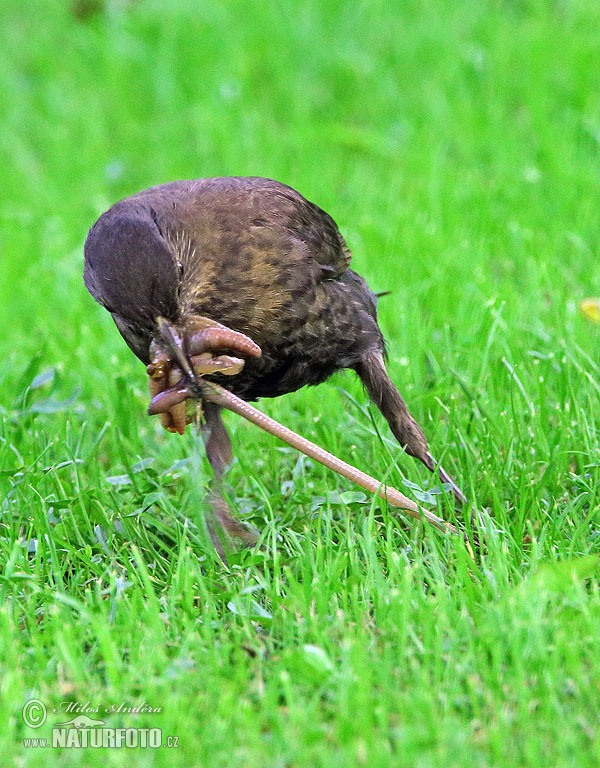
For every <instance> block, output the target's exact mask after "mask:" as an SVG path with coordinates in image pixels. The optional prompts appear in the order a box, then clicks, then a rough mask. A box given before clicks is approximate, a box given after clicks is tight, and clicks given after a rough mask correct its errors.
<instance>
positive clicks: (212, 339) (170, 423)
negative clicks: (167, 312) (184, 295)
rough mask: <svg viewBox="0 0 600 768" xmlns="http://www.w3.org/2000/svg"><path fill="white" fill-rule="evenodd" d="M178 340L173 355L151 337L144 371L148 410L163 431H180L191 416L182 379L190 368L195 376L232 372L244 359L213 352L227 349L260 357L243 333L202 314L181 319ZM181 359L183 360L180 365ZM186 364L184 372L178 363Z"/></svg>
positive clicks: (245, 355)
mask: <svg viewBox="0 0 600 768" xmlns="http://www.w3.org/2000/svg"><path fill="white" fill-rule="evenodd" d="M179 341H180V344H181V347H180V349H179V352H180V354H178V355H177V356H174V355H173V354H172V353H171V351H170V350H169V349H168V348H167V347H166V346H165V344H164V343H162V341H161V340H160V339H157V340H155V341H153V342H152V344H151V346H150V356H151V359H150V363H149V364H148V366H147V368H146V372H147V373H148V377H149V379H148V385H149V389H150V397H151V398H152V399H151V401H150V407H149V409H148V412H149V413H150V414H151V415H154V414H157V415H158V416H159V418H160V421H161V424H162V425H163V427H164V428H165V429H166V430H167V431H169V432H178V433H179V434H181V435H182V434H183V433H184V431H185V428H186V425H187V424H189V423H190V422H191V421H193V418H194V409H191V410H190V409H188V403H187V401H188V400H189V399H190V398H191V397H192V395H191V393H190V391H189V388H188V387H187V386H186V383H188V382H186V381H185V379H186V378H188V379H189V377H190V371H191V372H193V375H195V376H196V377H201V376H206V375H210V374H215V373H220V374H222V375H224V376H235V375H236V374H237V373H239V372H240V371H241V370H242V368H243V367H244V360H243V359H242V358H241V357H235V356H233V355H229V354H215V353H219V352H229V351H230V352H233V353H237V354H239V355H242V356H243V357H260V355H261V350H260V347H259V346H258V345H257V344H255V343H254V342H253V341H252V339H250V338H249V337H248V336H246V335H244V334H243V333H238V332H237V331H233V330H231V329H230V328H227V327H225V326H224V325H221V324H220V323H215V322H212V321H210V320H209V319H208V318H203V317H194V318H188V319H184V323H183V332H182V333H181V337H180V340H179ZM178 358H180V359H178ZM184 363H187V364H186V365H185V366H184ZM188 365H189V368H188V373H187V374H186V373H185V371H182V366H183V367H188ZM196 407H197V406H196ZM200 407H201V404H200Z"/></svg>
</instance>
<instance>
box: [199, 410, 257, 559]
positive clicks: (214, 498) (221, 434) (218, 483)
mask: <svg viewBox="0 0 600 768" xmlns="http://www.w3.org/2000/svg"><path fill="white" fill-rule="evenodd" d="M203 405H204V423H203V424H202V427H201V430H202V437H203V438H204V445H205V448H206V457H207V458H208V461H209V462H210V465H211V467H212V468H213V471H214V473H215V477H214V480H213V482H212V483H211V488H210V490H209V491H208V495H207V496H208V502H209V504H210V506H211V509H212V511H213V512H214V514H215V517H216V519H217V521H218V523H219V524H220V525H221V526H222V527H223V528H224V529H225V531H226V532H227V533H228V534H229V535H230V536H235V537H237V538H240V539H243V540H244V541H246V542H248V543H249V544H255V543H256V541H257V539H258V537H257V535H256V534H255V533H254V532H253V531H251V530H250V529H248V528H247V527H246V526H245V525H244V524H243V523H240V521H239V520H236V519H235V517H233V516H232V515H231V512H230V509H229V505H228V504H227V502H226V501H225V499H224V498H223V487H222V486H223V476H224V474H225V472H226V470H227V466H228V465H229V464H230V463H231V461H232V459H233V453H232V450H231V440H230V438H229V433H228V432H227V430H226V428H225V425H224V424H223V419H222V416H221V408H220V407H219V406H218V405H215V404H214V403H209V402H206V401H205V402H204V404H203ZM208 527H209V533H210V535H211V538H212V540H213V543H214V545H215V548H216V549H217V552H218V553H219V556H220V557H221V559H222V560H223V561H224V562H226V560H225V552H224V550H223V544H222V542H221V540H220V538H219V535H218V532H217V531H215V530H214V528H213V526H211V525H210V524H209V526H208Z"/></svg>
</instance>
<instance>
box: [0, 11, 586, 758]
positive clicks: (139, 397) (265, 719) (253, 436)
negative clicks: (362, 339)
mask: <svg viewBox="0 0 600 768" xmlns="http://www.w3.org/2000/svg"><path fill="white" fill-rule="evenodd" d="M0 22H1V30H2V32H1V34H2V45H1V46H0V94H1V97H0V116H1V117H0V119H1V124H0V125H1V130H0V168H1V174H0V176H1V182H2V183H1V189H0V278H1V279H0V327H1V328H2V334H1V336H0V359H1V360H2V365H1V366H0V498H1V499H2V507H1V516H0V537H1V538H0V563H1V565H2V568H3V575H2V579H1V580H0V598H1V599H2V604H1V605H0V638H2V646H1V647H0V672H1V676H0V731H4V734H3V736H2V739H3V740H4V746H3V754H5V755H6V760H7V761H13V762H14V764H16V765H24V764H27V765H38V764H39V765H48V764H61V765H79V764H81V765H84V764H96V762H98V763H100V762H101V763H102V764H104V765H122V764H123V765H124V764H130V763H131V762H132V761H133V762H135V763H136V764H140V765H170V766H171V765H199V766H200V765H201V766H203V767H204V766H212V765H215V766H218V765H223V764H225V763H227V764H230V765H238V764H239V765H242V764H243V765H245V766H254V765H257V766H259V765H260V766H264V765H277V766H292V765H293V766H300V765H306V766H319V765H323V766H325V765H337V766H339V765H356V764H359V765H360V764H365V765H375V766H377V765H406V766H423V767H424V766H427V768H429V766H450V765H452V766H455V765H477V766H495V767H496V766H508V765H519V766H525V765H527V766H538V765H540V764H542V762H546V763H550V764H551V765H553V766H563V765H564V766H567V765H573V764H577V765H578V766H587V765H590V766H595V765H597V764H598V761H599V760H600V742H599V740H598V735H597V734H598V725H599V723H598V711H599V705H600V701H599V698H600V688H599V685H600V664H599V662H598V658H599V651H600V641H599V630H600V621H599V619H600V597H599V591H598V581H597V560H596V556H597V553H598V549H599V547H598V542H599V540H600V539H599V532H600V528H599V522H600V515H599V511H600V510H599V505H598V494H597V490H596V489H597V485H598V483H597V481H598V466H600V447H599V441H598V433H599V429H600V409H599V406H598V396H599V393H600V368H599V367H598V366H599V362H600V335H599V333H598V328H597V327H596V326H594V325H592V324H589V323H588V322H587V321H586V320H585V319H584V318H583V317H581V316H580V315H579V314H578V312H577V304H578V302H579V300H580V299H581V298H583V297H584V296H586V295H595V294H598V293H600V279H599V278H600V270H599V267H598V254H599V237H600V205H599V194H598V192H599V159H600V66H599V62H600V5H599V4H598V3H597V2H596V0H513V1H512V2H511V1H509V0H505V1H503V2H502V1H501V0H497V1H495V2H494V1H492V0H482V1H481V2H450V1H448V2H446V1H445V0H439V1H438V2H433V1H430V2H427V1H426V0H423V1H422V2H417V1H416V0H414V1H413V0H406V1H401V2H391V0H387V1H386V2H381V1H380V0H373V1H372V2H357V3H342V2H339V1H336V2H333V1H332V0H320V1H319V2H316V0H305V1H304V2H300V1H299V0H298V1H297V2H296V1H295V0H286V1H285V2H283V1H280V2H272V3H258V4H252V3H248V2H238V1H237V0H233V1H232V2H187V1H186V0H172V1H171V2H165V3H159V2H156V1H155V0H137V2H129V3H128V2H125V1H122V2H116V1H115V2H105V3H103V2H97V3H96V2H94V1H93V0H78V2H76V3H74V4H70V3H67V2H57V1H56V0H51V1H50V2H45V3H41V2H31V1H30V0H25V2H16V0H3V2H2V4H1V5H0ZM213 175H261V176H269V177H272V178H276V179H278V180H280V181H283V182H285V183H287V184H290V185H292V186H294V187H296V188H297V189H298V190H299V191H301V192H302V193H303V194H304V195H305V196H306V197H308V198H309V199H310V200H312V201H314V202H316V203H317V204H318V205H320V206H321V207H323V208H325V209H326V210H327V211H329V212H330V213H331V214H332V215H333V216H334V218H335V219H336V221H337V222H338V224H339V226H340V228H341V230H342V232H343V233H344V235H345V236H346V239H347V241H348V243H349V245H350V247H351V248H352V250H353V253H354V266H355V268H356V269H357V270H358V271H359V272H361V273H362V274H364V275H365V276H366V277H367V279H368V280H369V283H370V285H371V287H372V288H373V289H374V290H377V291H383V290H390V291H391V292H392V293H391V296H389V297H386V298H384V299H382V300H381V302H380V316H381V324H382V327H383V330H384V332H385V334H386V336H387V338H388V339H389V349H390V370H391V372H392V375H393V378H394V379H395V381H396V382H397V383H398V386H399V388H400V389H401V391H402V392H403V393H404V394H405V396H406V399H407V401H408V402H409V405H410V407H411V410H412V411H413V412H414V413H415V415H416V416H417V417H418V419H419V421H420V422H421V423H422V424H423V426H424V428H425V431H426V433H427V434H428V437H429V438H430V442H431V446H432V451H433V453H434V454H435V455H437V456H441V457H443V458H444V462H445V464H447V465H448V468H449V469H451V470H452V473H453V474H454V475H455V476H456V477H457V478H458V479H460V480H461V482H462V484H463V486H464V487H465V488H466V489H467V491H468V492H469V493H470V494H471V495H472V496H473V498H475V499H476V500H477V503H478V505H479V507H480V508H482V509H485V510H486V520H487V525H488V531H487V546H486V548H485V550H484V552H483V554H482V558H481V560H480V561H478V562H477V563H472V562H470V560H469V558H468V556H467V555H466V554H465V552H464V550H463V549H462V548H461V547H460V546H459V545H455V544H454V543H453V542H448V541H445V540H444V539H443V538H442V537H440V536H439V535H438V534H437V533H436V532H435V531H432V530H429V529H424V528H423V527H422V526H420V525H413V524H410V525H405V524H404V523H402V522H400V521H399V519H398V516H395V515H392V514H390V512H389V511H388V510H387V509H384V508H379V507H378V506H377V505H376V504H375V505H371V504H370V503H369V499H367V498H366V497H365V496H364V495H360V494H359V495H356V494H350V495H340V494H341V493H342V492H344V491H348V490H351V491H353V490H354V489H351V488H350V489H349V487H348V484H347V483H345V481H343V480H341V479H339V478H336V477H332V476H331V475H329V474H327V473H326V472H325V471H322V470H321V469H320V468H318V467H315V466H314V465H313V464H312V463H311V462H306V461H301V460H300V461H299V460H298V457H297V455H296V454H294V453H293V452H290V451H287V450H284V449H282V448H281V447H280V446H278V445H276V443H275V441H273V440H272V439H271V438H269V437H267V436H265V435H262V434H257V430H255V429H254V428H252V427H251V426H249V425H246V424H241V423H239V421H238V420H236V419H233V418H230V419H229V424H230V425H231V427H232V432H233V437H234V445H235V451H236V456H237V459H238V461H237V463H236V465H235V466H234V467H233V469H232V471H231V473H230V477H229V482H230V495H231V500H232V504H233V506H234V508H235V509H236V511H237V513H238V514H240V515H243V516H245V517H246V518H247V519H248V520H250V521H251V522H253V523H254V524H255V525H257V527H259V528H260V529H261V530H262V531H263V538H262V547H261V548H258V549H257V550H255V551H253V552H239V553H237V554H234V555H233V556H232V561H231V563H232V565H231V568H230V569H229V571H225V570H224V569H223V568H221V567H220V566H219V564H218V563H217V562H215V561H214V557H213V556H212V553H211V550H210V546H209V545H208V544H207V542H206V538H205V536H204V533H203V528H202V524H201V519H202V516H201V508H202V498H203V492H202V488H203V485H204V483H205V482H206V480H207V478H208V477H209V472H208V471H207V468H206V466H205V464H204V462H203V459H202V453H201V450H200V449H199V447H198V444H197V440H196V439H195V438H194V436H193V435H191V434H188V435H186V436H185V437H184V438H183V439H179V438H177V437H173V436H169V435H166V434H163V433H161V431H160V429H159V428H158V425H157V424H156V423H155V421H154V420H150V419H148V418H146V417H145V415H144V413H145V406H146V403H147V396H146V392H145V386H146V385H145V381H144V379H145V375H144V371H143V368H142V366H141V365H140V364H139V362H137V361H136V360H135V359H134V358H133V356H132V355H131V353H130V352H129V350H128V349H127V348H126V347H125V345H124V343H123V342H122V340H121V339H120V337H119V335H118V333H117V331H116V329H115V328H114V327H113V326H112V321H111V320H110V318H109V316H108V314H107V313H106V312H105V311H104V310H102V309H101V308H100V307H99V306H97V305H95V304H94V302H93V301H92V299H91V298H90V297H89V296H88V295H87V293H86V291H85V289H84V286H83V283H82V280H81V272H82V260H83V255H82V247H83V242H84V240H85V236H86V233H87V230H88V228H89V227H90V226H91V225H92V223H93V222H94V220H95V219H96V218H97V216H98V215H99V214H100V213H102V212H103V211H104V210H105V209H106V208H107V207H108V206H109V205H111V204H112V203H113V202H114V201H116V200H117V199H120V198H122V197H125V196H127V195H129V194H131V193H133V192H136V191H138V190H140V189H142V188H144V187H147V186H150V185H152V184H157V183H161V182H165V181H170V180H173V179H177V178H196V177H201V176H213ZM260 407H262V408H264V409H265V410H267V411H268V412H269V413H271V414H273V415H274V416H275V417H276V418H279V419H280V420H281V421H283V422H284V423H286V424H288V425H289V426H290V427H292V428H294V429H296V430H298V431H300V432H302V433H303V434H305V435H306V436H308V437H311V438H312V439H314V440H316V441H317V442H319V443H320V444H322V445H324V446H325V447H327V448H329V449H330V450H332V451H334V452H336V453H337V454H338V455H340V456H343V457H344V458H346V459H347V460H349V461H352V462H353V463H355V464H358V465H359V466H360V467H361V468H363V469H365V470H367V471H370V472H372V473H373V474H375V475H377V476H382V475H383V474H385V473H386V472H388V473H389V474H388V477H389V478H390V482H392V483H394V484H397V485H400V487H402V483H403V482H404V481H405V480H406V481H407V482H408V483H409V486H408V488H407V487H406V486H405V490H406V491H407V492H410V493H411V492H412V490H414V486H412V485H410V483H413V484H416V486H417V492H419V489H421V491H427V489H429V490H431V486H432V485H435V481H434V480H432V479H430V478H428V477H426V476H425V474H424V471H422V470H421V469H420V468H419V467H417V466H416V465H415V464H414V463H413V462H412V461H411V460H410V459H409V458H407V457H404V456H403V455H402V454H401V453H400V452H399V451H398V450H397V447H396V446H395V445H394V443H393V441H392V440H391V439H390V438H389V435H388V433H387V432H386V430H385V429H384V428H383V425H382V424H381V422H380V421H379V419H378V417H377V416H375V415H374V414H372V412H371V411H370V410H369V409H367V408H366V407H365V399H364V396H363V395H362V393H361V390H360V388H359V387H358V386H357V385H356V384H355V383H354V382H353V381H352V380H351V377H350V376H341V375H340V376H337V377H335V379H334V380H333V381H332V383H331V384H326V385H323V386H322V387H321V388H319V389H318V390H306V391H302V392H299V393H296V394H294V395H292V396H289V397H286V398H284V399H281V400H278V401H273V402H265V403H262V404H261V406H260ZM436 499H437V504H438V505H439V507H440V510H439V511H440V513H441V514H443V515H444V516H446V517H453V515H454V512H453V510H452V508H451V505H450V504H449V502H448V501H444V500H441V497H440V496H434V497H429V501H430V502H433V503H435V502H436ZM33 696H35V697H37V698H40V699H42V700H44V701H45V702H46V704H47V705H48V706H49V707H52V706H56V703H57V702H60V701H64V700H70V699H73V700H79V701H84V702H85V701H87V700H88V699H89V700H92V701H102V702H105V703H106V704H107V705H109V704H112V703H113V702H117V701H121V700H127V701H128V702H131V703H132V704H133V703H135V701H139V700H142V699H146V700H147V701H149V702H150V703H151V704H153V705H159V706H162V707H163V709H164V712H163V714H161V715H160V716H154V720H153V719H152V717H153V716H147V717H140V718H137V719H136V720H135V723H136V724H137V725H140V724H142V725H144V726H146V727H149V726H148V724H151V725H156V724H157V723H158V724H159V727H162V728H163V730H164V733H165V734H167V733H176V734H179V736H180V749H179V750H172V751H165V750H159V751H157V752H152V753H151V752H149V751H144V750H136V751H134V752H129V753H128V754H125V753H124V750H103V751H101V752H100V751H91V750H87V751H86V750H83V751H81V752H77V751H76V750H64V751H62V752H59V751H57V750H52V751H50V750H43V749H31V748H29V749H28V748H25V747H24V746H23V738H24V737H29V736H38V735H39V736H48V733H49V732H48V730H47V729H46V730H44V729H40V730H39V731H38V732H33V731H32V730H31V729H27V728H26V727H25V725H24V724H23V720H22V717H21V715H20V712H21V708H22V706H23V703H24V702H25V701H26V700H27V699H28V698H32V697H33ZM62 720H64V718H62ZM62 720H61V721H62ZM123 723H126V724H131V722H130V721H128V720H127V719H126V718H125V719H123V718H122V717H119V716H112V715H111V720H110V724H111V725H112V726H114V727H117V726H120V725H122V724H123ZM49 755H50V757H49ZM53 761H54V762H53ZM6 764H9V763H8V762H7V763H6Z"/></svg>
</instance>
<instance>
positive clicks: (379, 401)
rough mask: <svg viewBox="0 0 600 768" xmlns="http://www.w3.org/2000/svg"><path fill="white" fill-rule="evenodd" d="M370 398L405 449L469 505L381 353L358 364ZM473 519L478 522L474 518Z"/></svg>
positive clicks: (461, 501)
mask: <svg viewBox="0 0 600 768" xmlns="http://www.w3.org/2000/svg"><path fill="white" fill-rule="evenodd" d="M355 370H356V373H357V374H358V375H359V377H360V380H361V381H362V383H363V385H364V387H365V389H366V390H367V392H368V394H369V397H370V398H371V400H372V401H373V402H374V403H375V405H376V406H377V407H378V408H379V410H380V411H381V413H382V414H383V416H384V417H385V419H386V421H387V422H388V424H389V425H390V429H391V430H392V433H393V434H394V436H395V437H396V439H397V440H398V442H399V443H400V444H401V445H402V446H403V448H404V450H405V451H406V452H407V453H408V454H409V455H410V456H414V457H415V458H416V459H419V460H420V461H422V462H423V464H425V466H426V467H427V469H429V470H430V471H431V472H435V471H436V470H437V471H438V473H439V476H440V480H441V481H442V482H444V483H449V484H450V486H451V487H452V492H453V494H454V496H455V498H456V500H457V501H458V502H459V503H460V504H467V498H466V497H465V495H464V493H463V492H462V491H461V490H460V488H459V487H458V486H457V485H456V483H455V482H454V480H452V478H451V477H450V476H449V475H448V473H447V472H446V471H445V469H444V468H443V467H442V466H441V465H440V464H438V463H437V461H436V460H435V459H434V458H433V456H432V455H431V453H430V452H429V447H428V445H427V439H426V437H425V434H424V432H423V430H422V429H421V427H420V426H419V425H418V424H417V422H416V421H415V419H414V418H413V417H412V416H411V414H410V412H409V410H408V408H407V407H406V403H405V402H404V400H403V399H402V396H401V395H400V393H399V392H398V390H397V389H396V387H395V385H394V383H393V382H392V380H391V379H390V377H389V375H388V372H387V370H386V368H385V363H384V362H383V357H382V355H381V353H380V352H370V353H368V354H366V355H365V356H364V357H363V359H362V360H361V362H360V363H359V364H358V365H357V366H356V367H355ZM472 522H475V521H474V520H473V517H472Z"/></svg>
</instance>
